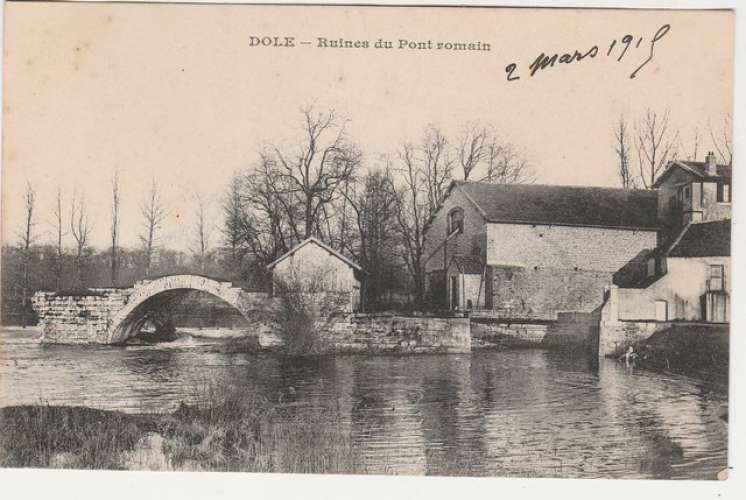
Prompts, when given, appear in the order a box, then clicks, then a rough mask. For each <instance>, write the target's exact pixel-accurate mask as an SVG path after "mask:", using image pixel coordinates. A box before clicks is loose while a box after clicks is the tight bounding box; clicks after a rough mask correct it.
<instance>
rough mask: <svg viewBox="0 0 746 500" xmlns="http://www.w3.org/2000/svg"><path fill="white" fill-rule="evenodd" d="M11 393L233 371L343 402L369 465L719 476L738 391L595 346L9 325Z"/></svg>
mask: <svg viewBox="0 0 746 500" xmlns="http://www.w3.org/2000/svg"><path fill="white" fill-rule="evenodd" d="M0 340H2V344H0V345H2V349H1V350H0V405H2V406H5V405H12V404H29V403H37V402H39V401H40V400H43V401H46V402H49V403H50V404H68V405H86V406H93V407H98V408H106V409H119V410H123V411H127V412H154V411H159V412H166V411H172V410H173V409H175V408H176V407H177V406H178V404H179V403H180V402H181V401H186V402H194V401H195V398H196V397H197V396H198V394H199V393H200V390H199V389H200V388H201V387H202V386H204V385H205V384H206V383H208V381H211V380H218V381H220V380H224V381H230V382H231V383H234V384H240V385H241V386H245V387H246V390H247V391H249V390H250V391H256V392H258V393H259V394H260V395H261V396H263V397H265V398H266V399H268V400H270V401H275V402H278V403H281V404H283V405H286V406H288V407H291V408H294V409H295V410H296V411H299V412H301V414H302V412H303V411H306V409H310V408H334V409H335V410H336V411H338V412H339V414H340V428H339V432H341V433H344V434H345V435H347V436H349V437H350V439H351V440H352V441H353V445H354V450H355V454H356V460H357V461H358V463H359V464H363V465H364V467H365V469H366V470H367V471H369V472H375V473H402V474H403V473H406V474H443V473H451V474H454V473H455V474H469V475H498V476H524V477H525V476H529V477H531V476H543V477H546V476H556V477H643V478H644V477H689V478H714V477H715V475H716V473H717V471H719V470H721V469H722V468H724V467H725V466H726V455H727V449H726V446H727V445H726V443H727V424H726V422H725V420H724V419H723V418H721V416H722V415H723V413H724V412H725V409H726V404H727V399H726V398H727V395H726V394H722V393H718V392H716V391H713V390H712V389H710V388H707V387H705V386H703V385H701V384H698V383H697V382H694V381H692V380H689V379H686V378H683V377H675V376H664V375H658V374H653V373H649V372H642V371H639V370H632V371H629V370H626V369H625V367H624V366H623V365H621V364H620V363H616V362H613V361H607V362H604V361H602V362H600V363H599V362H598V361H597V360H596V359H595V358H594V357H588V356H585V355H583V354H582V353H572V352H557V351H543V350H520V351H504V352H484V353H474V354H472V355H423V356H353V355H350V356H336V357H332V356H329V357H316V358H309V359H299V358H286V357H278V356H272V355H255V354H245V353H240V352H231V351H230V350H226V349H222V348H216V346H215V345H214V344H215V342H216V341H214V340H210V341H206V340H200V339H196V338H185V339H181V340H179V341H177V342H174V343H172V344H163V345H159V346H155V347H154V346H129V347H126V348H121V347H118V348H113V347H88V348H83V347H65V346H40V345H38V344H36V343H34V342H32V341H29V340H28V339H27V338H26V337H25V336H22V335H16V334H11V333H8V332H3V333H0Z"/></svg>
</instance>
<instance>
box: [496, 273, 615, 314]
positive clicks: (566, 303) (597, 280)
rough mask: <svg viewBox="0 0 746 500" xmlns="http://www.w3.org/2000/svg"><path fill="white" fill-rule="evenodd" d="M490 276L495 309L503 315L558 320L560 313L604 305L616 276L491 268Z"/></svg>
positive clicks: (610, 274)
mask: <svg viewBox="0 0 746 500" xmlns="http://www.w3.org/2000/svg"><path fill="white" fill-rule="evenodd" d="M488 277H490V283H491V286H488V287H487V289H488V293H490V292H491V294H492V309H493V310H494V311H496V313H497V314H499V315H500V316H503V317H508V318H521V319H542V320H555V319H557V314H558V313H560V312H570V311H578V312H591V311H593V310H594V309H596V308H597V307H598V306H599V305H601V303H602V302H603V293H604V289H605V288H607V287H608V286H609V285H611V283H612V280H613V273H611V272H606V271H588V270H580V269H577V270H576V269H558V268H545V267H538V266H537V267H531V268H524V267H503V266H500V267H498V266H490V270H489V272H488Z"/></svg>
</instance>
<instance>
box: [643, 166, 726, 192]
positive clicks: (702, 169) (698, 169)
mask: <svg viewBox="0 0 746 500" xmlns="http://www.w3.org/2000/svg"><path fill="white" fill-rule="evenodd" d="M677 168H678V169H682V170H685V171H687V172H689V173H690V174H692V175H694V176H696V177H697V178H699V179H702V180H709V181H718V180H722V181H728V182H730V180H731V179H732V177H733V167H731V166H730V165H716V167H715V171H716V172H717V174H716V175H710V174H708V173H707V163H705V162H703V161H683V160H676V161H671V162H668V165H666V168H665V170H664V171H663V173H662V174H660V175H659V176H658V179H656V181H655V182H654V183H653V187H654V188H657V187H660V185H661V184H662V183H663V180H664V179H666V178H667V177H668V176H669V175H670V174H671V172H672V171H674V170H675V169H677Z"/></svg>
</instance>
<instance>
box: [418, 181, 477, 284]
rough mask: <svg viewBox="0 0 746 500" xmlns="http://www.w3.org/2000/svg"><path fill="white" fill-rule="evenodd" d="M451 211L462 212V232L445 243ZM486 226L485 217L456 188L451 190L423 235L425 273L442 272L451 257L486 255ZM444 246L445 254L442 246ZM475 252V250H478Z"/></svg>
mask: <svg viewBox="0 0 746 500" xmlns="http://www.w3.org/2000/svg"><path fill="white" fill-rule="evenodd" d="M454 208H461V209H462V210H463V211H464V230H463V231H462V232H461V233H460V234H458V235H456V236H454V237H453V238H451V239H450V240H448V242H447V243H445V239H446V236H448V235H447V234H446V233H447V227H448V214H449V213H450V211H451V210H453V209H454ZM485 241H486V233H485V223H484V217H482V214H480V213H479V212H478V211H477V209H476V208H475V207H474V204H473V203H472V202H471V201H469V200H468V199H467V198H466V197H465V196H464V194H463V193H462V192H461V190H460V189H459V188H454V189H453V191H452V192H451V194H450V196H448V197H447V198H446V199H445V200H443V204H442V205H441V206H440V208H438V211H437V212H436V213H435V215H434V216H433V219H432V220H431V221H430V224H429V225H428V228H427V232H426V233H425V259H426V260H425V273H426V274H427V273H431V272H433V271H442V270H443V268H444V267H445V266H446V265H447V262H444V261H443V258H444V257H445V258H446V259H448V260H449V261H450V260H451V258H452V257H453V256H454V255H457V254H458V255H475V254H476V255H479V256H480V258H482V259H483V258H484V255H485V250H486V246H485ZM444 244H447V245H448V247H447V249H446V251H445V252H444V251H443V250H444V249H443V245H444ZM477 249H478V250H477Z"/></svg>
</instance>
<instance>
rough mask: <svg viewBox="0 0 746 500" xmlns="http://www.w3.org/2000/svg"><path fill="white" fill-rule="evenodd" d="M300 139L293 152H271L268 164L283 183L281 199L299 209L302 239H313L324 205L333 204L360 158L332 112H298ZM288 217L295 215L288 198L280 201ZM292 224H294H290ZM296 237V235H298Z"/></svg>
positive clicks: (356, 149) (343, 123)
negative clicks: (301, 121)
mask: <svg viewBox="0 0 746 500" xmlns="http://www.w3.org/2000/svg"><path fill="white" fill-rule="evenodd" d="M301 113H302V115H303V126H302V128H303V139H302V140H301V143H300V145H299V146H298V147H297V148H296V149H295V150H292V149H290V150H286V151H282V150H281V149H280V148H279V147H278V146H274V147H273V148H272V157H271V158H268V160H270V163H271V164H273V165H276V166H277V173H278V174H279V180H280V181H281V182H282V186H281V187H282V189H283V191H280V192H278V194H281V195H292V197H293V198H295V199H297V201H298V202H299V203H300V205H301V206H302V214H303V219H302V222H303V238H308V237H309V236H311V235H313V234H314V232H315V231H316V230H317V228H318V218H319V215H320V213H321V211H322V210H323V209H324V207H325V205H327V204H329V203H331V202H332V200H333V199H334V197H335V195H337V194H338V193H337V190H338V189H339V188H340V186H342V185H343V184H344V183H345V182H346V181H347V180H348V179H349V178H350V177H351V176H352V175H353V173H354V171H355V169H356V168H357V166H358V165H359V164H360V158H361V154H360V151H359V150H358V148H357V146H356V145H355V144H354V143H353V142H352V141H351V140H350V139H349V138H348V137H347V134H346V131H345V125H346V122H345V121H341V123H340V120H339V119H338V117H337V115H336V114H335V112H334V110H329V111H327V112H316V111H315V110H314V108H313V107H306V108H304V109H302V110H301ZM279 200H281V203H283V205H282V206H283V208H284V209H285V211H286V215H287V216H288V217H292V216H294V215H295V209H294V208H291V204H290V201H294V200H288V199H287V197H283V196H281V197H280V198H279ZM293 224H294V222H293ZM298 236H299V235H298Z"/></svg>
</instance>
